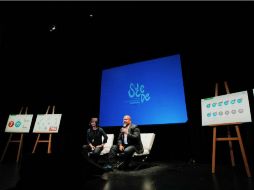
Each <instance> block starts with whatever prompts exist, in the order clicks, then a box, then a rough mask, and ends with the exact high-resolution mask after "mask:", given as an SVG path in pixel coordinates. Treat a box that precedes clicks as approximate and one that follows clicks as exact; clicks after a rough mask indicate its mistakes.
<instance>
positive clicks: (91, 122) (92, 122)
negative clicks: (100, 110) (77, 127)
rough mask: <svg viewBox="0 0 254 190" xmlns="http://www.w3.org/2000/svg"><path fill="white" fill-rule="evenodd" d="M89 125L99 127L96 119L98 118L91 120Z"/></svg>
mask: <svg viewBox="0 0 254 190" xmlns="http://www.w3.org/2000/svg"><path fill="white" fill-rule="evenodd" d="M89 124H90V126H91V127H93V128H95V127H98V118H96V117H93V118H91V120H90V123H89Z"/></svg>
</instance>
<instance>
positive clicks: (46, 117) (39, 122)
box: [33, 114, 62, 133]
mask: <svg viewBox="0 0 254 190" xmlns="http://www.w3.org/2000/svg"><path fill="white" fill-rule="evenodd" d="M61 117H62V114H38V115H37V117H36V121H35V124H34V129H33V133H58V130H59V127H60V121H61Z"/></svg>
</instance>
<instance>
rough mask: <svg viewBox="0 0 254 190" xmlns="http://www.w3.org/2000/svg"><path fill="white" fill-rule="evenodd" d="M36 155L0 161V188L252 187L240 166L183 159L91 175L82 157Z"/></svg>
mask: <svg viewBox="0 0 254 190" xmlns="http://www.w3.org/2000/svg"><path fill="white" fill-rule="evenodd" d="M75 159H76V158H68V159H62V158H61V159H59V158H57V159H56V158H46V159H45V158H44V157H40V156H37V157H36V158H34V157H29V158H27V159H26V160H23V161H22V162H21V163H20V164H19V165H17V164H16V163H15V161H13V162H6V161H5V162H3V163H1V164H0V189H1V190H11V189H12V190H14V189H24V188H25V189H31V188H32V189H59V188H70V189H93V190H96V189H101V190H136V189H137V190H142V189H145V190H183V189H189V190H190V189H193V190H199V189H200V190H204V189H206V190H209V189H213V190H238V189H239V190H240V189H241V190H252V189H254V188H253V183H254V181H253V178H248V177H247V176H246V173H245V171H244V168H240V167H239V168H232V167H230V166H217V168H216V175H212V174H211V165H210V164H193V163H192V164H190V163H184V162H170V163H169V162H155V161H154V162H153V161H150V162H147V164H145V165H143V167H140V168H139V169H138V170H134V171H133V170H128V171H121V170H114V171H111V172H106V173H104V174H102V175H95V176H92V173H93V171H92V170H93V169H94V166H89V167H87V164H86V166H85V165H84V163H83V162H82V159H77V160H75Z"/></svg>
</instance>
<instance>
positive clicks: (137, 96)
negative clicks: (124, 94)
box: [128, 83, 151, 104]
mask: <svg viewBox="0 0 254 190" xmlns="http://www.w3.org/2000/svg"><path fill="white" fill-rule="evenodd" d="M128 95H129V98H130V100H129V103H130V104H142V103H144V102H148V101H149V100H150V99H151V96H150V94H149V93H146V92H145V85H143V84H139V83H136V84H134V83H130V85H129V90H128Z"/></svg>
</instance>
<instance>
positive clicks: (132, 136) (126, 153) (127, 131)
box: [106, 115, 144, 169]
mask: <svg viewBox="0 0 254 190" xmlns="http://www.w3.org/2000/svg"><path fill="white" fill-rule="evenodd" d="M143 151H144V149H143V145H142V142H141V138H140V130H139V128H138V127H137V125H135V124H132V122H131V117H130V116H129V115H125V116H124V117H123V127H122V128H121V129H120V134H119V136H118V143H117V145H113V146H112V148H111V149H110V152H109V156H108V159H109V165H108V166H106V167H108V168H110V167H111V166H112V165H114V164H115V163H116V157H117V154H118V153H120V158H121V160H122V162H121V165H120V168H121V169H125V168H127V167H128V165H129V163H130V161H131V158H132V155H133V154H134V153H135V152H137V153H138V154H140V153H143ZM117 167H118V166H117Z"/></svg>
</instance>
